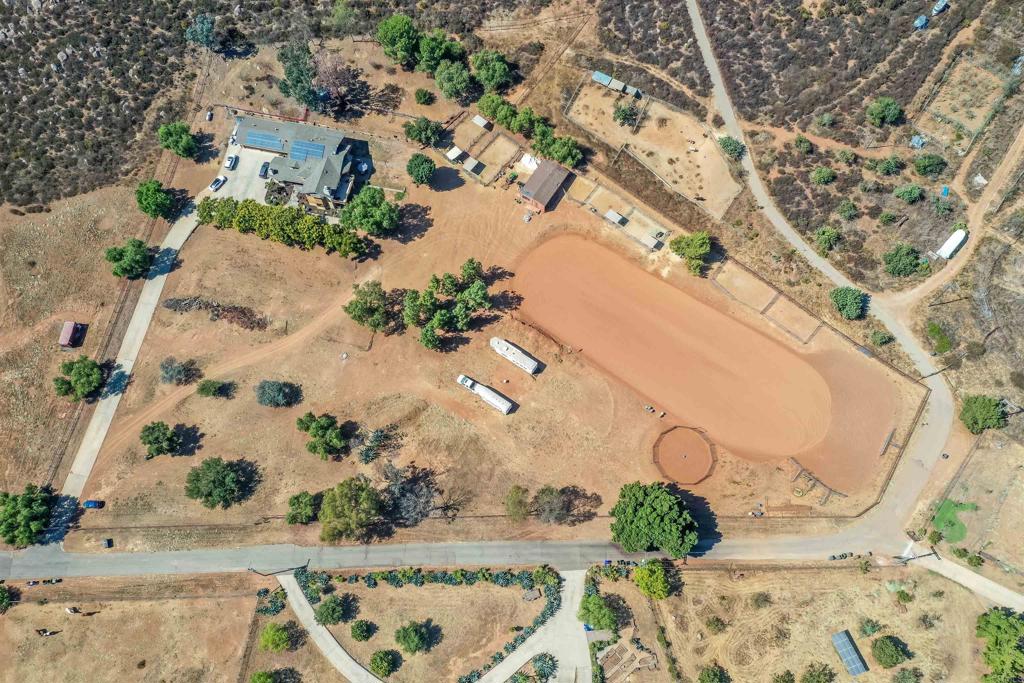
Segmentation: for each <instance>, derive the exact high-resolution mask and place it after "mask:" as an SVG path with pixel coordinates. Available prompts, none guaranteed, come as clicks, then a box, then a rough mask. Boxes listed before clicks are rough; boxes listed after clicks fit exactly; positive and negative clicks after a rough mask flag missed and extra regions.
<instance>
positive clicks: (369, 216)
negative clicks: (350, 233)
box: [338, 185, 398, 235]
mask: <svg viewBox="0 0 1024 683" xmlns="http://www.w3.org/2000/svg"><path fill="white" fill-rule="evenodd" d="M338 220H339V221H340V222H341V225H342V226H344V227H346V228H350V229H353V230H363V231H364V232H368V233H370V234H371V235H386V234H388V233H391V232H393V231H394V229H395V228H397V227H398V205H397V204H393V203H391V202H389V201H388V200H387V198H386V197H385V196H384V190H382V189H380V188H379V187H372V186H370V185H366V186H364V187H363V189H361V190H359V193H358V194H357V195H356V196H355V197H353V198H352V199H351V200H350V201H349V202H348V203H347V204H345V206H344V208H342V210H341V215H340V216H339V217H338Z"/></svg>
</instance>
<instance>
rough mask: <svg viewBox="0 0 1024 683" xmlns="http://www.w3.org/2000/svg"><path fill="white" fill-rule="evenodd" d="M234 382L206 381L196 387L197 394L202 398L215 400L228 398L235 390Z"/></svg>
mask: <svg viewBox="0 0 1024 683" xmlns="http://www.w3.org/2000/svg"><path fill="white" fill-rule="evenodd" d="M233 384H234V383H233V382H221V381H218V380H215V379H204V380H203V381H202V382H200V383H199V385H198V386H197V387H196V393H197V394H199V395H200V396H206V397H214V398H228V397H229V396H230V395H231V390H232V389H233Z"/></svg>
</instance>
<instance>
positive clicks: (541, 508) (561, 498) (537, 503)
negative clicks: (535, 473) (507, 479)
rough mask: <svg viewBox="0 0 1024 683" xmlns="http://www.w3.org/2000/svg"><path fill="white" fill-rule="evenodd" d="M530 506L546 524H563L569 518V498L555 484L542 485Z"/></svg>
mask: <svg viewBox="0 0 1024 683" xmlns="http://www.w3.org/2000/svg"><path fill="white" fill-rule="evenodd" d="M530 507H531V508H532V509H533V511H534V512H536V513H537V518H538V519H539V520H540V521H542V522H544V523H545V524H561V523H563V522H565V521H566V520H567V519H569V500H568V498H567V497H566V496H565V494H563V493H562V492H561V491H560V490H558V489H556V488H555V487H554V486H542V487H541V488H540V490H538V491H537V493H536V494H534V496H533V501H532V502H531V504H530Z"/></svg>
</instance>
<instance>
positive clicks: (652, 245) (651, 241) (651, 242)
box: [640, 235, 661, 251]
mask: <svg viewBox="0 0 1024 683" xmlns="http://www.w3.org/2000/svg"><path fill="white" fill-rule="evenodd" d="M640 244H642V245H644V246H645V247H647V248H648V249H650V250H651V251H657V250H658V249H661V240H659V239H658V238H657V237H655V236H654V235H642V236H641V237H640Z"/></svg>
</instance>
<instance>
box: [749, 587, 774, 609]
mask: <svg viewBox="0 0 1024 683" xmlns="http://www.w3.org/2000/svg"><path fill="white" fill-rule="evenodd" d="M750 603H751V604H752V605H753V606H754V607H755V608H757V609H764V608H765V607H770V606H771V604H772V595H771V593H765V592H764V591H761V592H759V593H754V596H753V597H752V598H751V599H750Z"/></svg>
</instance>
